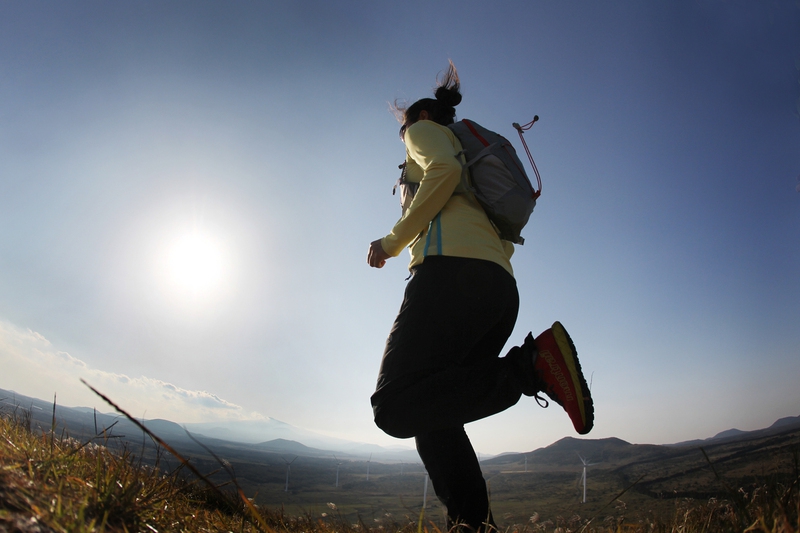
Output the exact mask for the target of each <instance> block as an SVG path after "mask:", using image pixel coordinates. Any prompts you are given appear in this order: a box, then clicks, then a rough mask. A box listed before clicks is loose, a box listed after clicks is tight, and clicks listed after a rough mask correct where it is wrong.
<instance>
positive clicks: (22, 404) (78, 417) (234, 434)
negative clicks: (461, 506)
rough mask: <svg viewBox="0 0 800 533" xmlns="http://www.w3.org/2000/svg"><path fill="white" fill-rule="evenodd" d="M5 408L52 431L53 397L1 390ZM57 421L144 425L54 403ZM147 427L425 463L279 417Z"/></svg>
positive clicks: (81, 430) (98, 427) (137, 435)
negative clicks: (22, 414) (17, 411)
mask: <svg viewBox="0 0 800 533" xmlns="http://www.w3.org/2000/svg"><path fill="white" fill-rule="evenodd" d="M0 409H2V410H4V411H9V412H11V411H16V410H20V411H29V412H30V413H31V422H32V424H33V425H34V426H38V427H39V428H41V430H42V431H49V430H50V426H51V424H52V419H53V402H52V401H44V400H39V399H37V398H31V397H28V396H24V395H21V394H17V393H15V392H13V391H7V390H3V389H0ZM55 418H56V425H57V428H58V430H59V431H61V430H66V431H68V432H69V434H70V435H72V436H75V437H81V438H91V437H93V436H96V435H98V434H102V432H103V430H106V431H107V432H108V433H109V434H113V436H114V437H115V438H118V439H125V440H132V441H134V440H136V441H141V440H142V432H141V430H140V429H139V428H138V427H137V426H136V425H135V424H133V423H132V422H130V421H129V420H127V419H126V418H124V417H122V416H120V415H117V414H105V413H100V412H97V411H96V410H95V409H92V408H87V407H65V406H63V405H56V406H55ZM142 422H144V424H145V426H146V427H147V428H148V429H149V430H150V431H152V432H153V433H155V434H156V435H158V436H159V437H160V438H162V439H164V440H165V441H166V442H168V443H170V444H172V445H178V446H181V447H183V448H184V449H188V450H193V451H198V450H201V449H202V447H203V446H207V447H212V448H213V447H219V446H223V447H224V446H233V447H235V448H237V449H241V450H245V449H250V450H253V451H258V452H262V453H275V454H282V453H283V454H287V453H291V454H294V455H302V456H306V457H332V456H333V455H336V456H337V457H339V458H340V459H347V460H363V461H366V460H368V459H370V458H372V460H374V461H376V462H385V463H392V462H404V463H418V462H420V459H419V455H418V454H417V451H416V450H415V449H412V448H400V447H397V448H384V447H382V446H378V445H375V444H367V443H362V442H352V441H347V440H344V439H336V438H333V437H327V436H324V435H320V434H317V433H314V432H311V431H308V430H304V429H301V428H298V427H295V426H292V425H290V424H287V423H285V422H281V421H280V420H275V419H274V418H268V419H264V420H234V421H226V422H207V423H198V424H184V425H179V424H176V423H175V422H171V421H169V420H160V419H153V420H144V421H142ZM189 434H191V436H190V435H189Z"/></svg>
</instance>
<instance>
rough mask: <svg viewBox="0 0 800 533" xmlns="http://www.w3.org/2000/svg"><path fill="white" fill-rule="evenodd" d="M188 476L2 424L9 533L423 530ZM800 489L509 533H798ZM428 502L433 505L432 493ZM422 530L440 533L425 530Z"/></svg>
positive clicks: (408, 519)
mask: <svg viewBox="0 0 800 533" xmlns="http://www.w3.org/2000/svg"><path fill="white" fill-rule="evenodd" d="M224 466H225V465H224V462H221V463H220V465H218V467H219V469H221V470H223V471H224ZM187 474H188V470H187V469H186V468H185V466H182V467H179V468H177V469H174V470H173V471H171V472H170V473H166V474H165V473H164V472H163V471H162V470H161V469H160V468H154V467H152V466H147V465H144V464H141V462H140V461H139V459H138V458H137V457H135V456H134V455H133V454H132V453H131V452H130V451H129V450H128V448H126V446H125V445H123V444H118V445H117V444H115V441H113V440H108V439H104V438H102V436H100V437H99V438H98V439H92V440H88V441H77V440H75V439H71V438H69V437H67V436H64V435H57V434H55V432H54V431H49V432H48V431H44V432H41V431H32V430H31V424H30V416H29V415H27V414H26V413H25V412H24V411H15V412H12V413H6V414H5V416H2V417H0V531H3V532H5V531H9V532H16V531H20V532H26V533H27V532H40V531H70V532H95V531H151V532H153V531H154V532H164V531H187V532H190V531H191V532H194V531H197V532H200V531H242V532H244V531H266V532H268V533H277V532H278V531H280V532H286V533H354V532H355V531H359V532H362V533H363V532H370V533H387V532H388V533H394V532H405V533H412V532H414V531H417V528H418V523H417V518H418V517H417V516H403V517H398V516H385V515H382V516H380V517H378V518H372V519H370V520H369V522H368V523H365V521H364V520H362V519H356V520H353V519H352V518H349V517H348V518H345V514H343V513H342V509H340V508H339V507H338V506H337V505H331V506H330V507H327V506H326V508H325V509H324V511H323V512H319V511H316V512H314V514H313V515H312V514H309V513H305V514H304V513H302V512H299V511H294V510H293V511H292V512H291V513H290V511H289V510H286V509H273V510H270V509H268V508H266V507H265V506H259V507H256V506H254V505H252V504H251V503H250V501H249V500H247V499H243V498H241V496H240V493H239V492H237V490H236V486H235V484H234V483H231V480H230V479H229V480H228V481H227V482H225V483H223V482H219V483H218V484H217V485H215V486H214V487H209V486H207V485H205V484H204V482H202V480H199V479H198V478H196V477H195V476H193V475H187ZM215 479H218V477H217V476H215ZM799 479H800V477H799V476H798V475H797V472H796V471H795V475H794V477H793V479H792V478H790V479H789V482H786V481H785V480H784V481H782V482H780V483H779V482H776V481H775V480H772V481H769V482H764V483H762V484H760V485H753V486H752V487H750V488H749V489H747V490H744V489H742V490H740V489H733V488H731V489H730V490H729V491H728V492H727V493H726V494H725V495H724V496H725V497H724V498H722V497H719V498H710V499H707V500H703V501H699V500H692V499H689V498H683V499H679V500H675V501H674V502H673V503H672V504H671V510H670V512H669V513H668V514H663V513H662V514H659V515H656V514H652V515H644V516H642V515H638V516H635V517H634V516H631V513H629V511H628V509H627V508H626V505H625V504H623V503H622V500H623V499H624V498H620V499H617V500H616V501H614V502H611V503H610V504H609V505H607V506H606V507H604V508H603V509H601V512H598V513H594V514H593V516H579V515H577V514H572V515H564V516H559V515H556V516H547V515H545V514H544V513H542V514H541V515H539V514H534V515H533V516H530V517H525V520H524V521H519V523H512V524H510V525H508V526H506V527H505V528H504V529H505V531H509V532H511V531H519V532H520V533H524V532H531V533H533V532H538V531H545V532H550V531H554V532H555V531H558V532H559V533H566V532H567V531H571V532H574V531H586V532H616V531H631V532H633V531H637V532H638V531H640V532H651V531H658V532H675V533H678V532H681V533H691V532H701V531H702V532H706V531H720V532H725V531H736V532H741V531H759V532H765V533H766V532H769V533H790V532H791V533H800V523H798V508H799V507H800V495H799V494H798V481H799ZM540 482H541V480H540ZM498 489H499V487H498ZM431 492H432V491H431ZM252 496H254V495H252ZM429 499H433V496H432V494H431V493H429ZM349 503H351V502H348V504H349ZM352 504H353V505H356V504H357V502H352ZM498 504H499V502H498ZM340 505H341V504H340ZM495 512H496V514H497V518H498V521H500V522H503V516H502V515H501V513H502V506H495ZM424 529H425V530H427V531H433V532H434V533H441V532H440V530H439V528H437V526H436V525H434V524H433V523H430V522H427V521H425V522H424Z"/></svg>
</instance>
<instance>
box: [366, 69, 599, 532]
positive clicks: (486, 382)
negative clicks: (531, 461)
mask: <svg viewBox="0 0 800 533" xmlns="http://www.w3.org/2000/svg"><path fill="white" fill-rule="evenodd" d="M434 95H435V98H423V99H421V100H418V101H417V102H415V103H414V104H412V105H411V106H409V107H407V108H404V109H403V108H400V109H399V113H400V114H401V116H402V124H403V125H402V127H401V128H400V137H401V138H402V139H403V141H404V142H405V146H406V161H405V179H406V180H407V181H409V182H412V183H418V184H419V186H418V189H417V190H416V193H415V194H414V196H413V200H412V201H411V203H410V205H409V206H408V207H407V209H405V210H404V213H403V215H402V217H401V218H400V220H399V221H398V222H397V223H396V224H395V226H394V227H393V228H392V230H391V232H390V233H389V234H388V235H386V236H384V237H383V238H381V239H377V240H375V241H373V242H372V243H370V245H369V251H368V254H367V263H368V264H369V265H370V266H371V267H375V268H381V267H383V266H384V265H385V264H386V261H387V260H388V259H389V258H392V257H396V256H398V255H399V254H400V252H401V251H402V250H403V249H404V248H406V247H408V248H409V250H410V252H411V262H410V264H409V269H410V271H411V276H410V281H409V282H408V285H407V286H406V290H405V295H404V298H403V302H402V305H401V306H400V311H399V313H398V315H397V318H396V319H395V321H394V324H393V326H392V328H391V331H390V333H389V336H388V338H387V340H386V346H385V350H384V353H383V359H382V361H381V366H380V371H379V375H378V381H377V386H376V390H375V393H374V394H373V395H372V398H371V402H372V407H373V412H374V416H375V423H376V425H377V426H378V427H379V428H381V430H383V431H384V432H385V433H387V434H388V435H391V436H393V437H397V438H410V437H414V439H415V442H416V447H417V451H418V452H419V456H420V458H421V459H422V462H423V464H424V465H425V468H426V470H427V471H428V474H429V476H430V479H431V481H432V483H433V488H434V490H435V492H436V495H437V497H438V498H439V499H440V501H441V502H442V504H443V505H444V506H445V508H446V510H447V527H448V530H449V529H450V528H452V527H460V528H464V529H463V530H464V531H475V532H484V531H487V530H489V529H490V528H496V526H495V523H494V520H493V518H492V514H491V510H490V508H489V499H488V494H487V490H486V482H485V480H484V479H483V474H482V472H481V468H480V464H479V462H478V458H477V456H476V454H475V451H474V449H473V448H472V444H471V443H470V441H469V438H468V437H467V434H466V432H465V430H464V424H467V423H469V422H473V421H475V420H479V419H482V418H485V417H488V416H491V415H493V414H496V413H499V412H500V411H503V410H505V409H507V408H509V407H511V406H512V405H514V404H516V403H517V402H518V401H519V399H520V397H521V396H522V395H526V396H533V397H536V398H537V400H539V401H540V402H543V404H544V405H545V406H546V405H547V400H545V399H544V398H541V396H539V393H544V394H546V395H547V396H548V397H549V398H550V399H551V400H553V401H555V402H556V403H558V404H559V405H561V406H562V407H564V409H565V410H566V411H567V413H568V414H569V416H570V418H571V420H572V422H573V425H574V426H575V429H576V431H577V432H578V433H580V434H585V433H588V432H589V431H590V430H591V429H592V426H593V424H594V408H593V404H592V399H591V396H590V393H589V388H588V387H587V385H586V380H585V379H584V377H583V374H582V372H581V368H580V364H579V362H578V359H577V355H576V351H575V347H574V345H573V343H572V340H571V339H570V337H569V335H568V334H567V332H566V330H565V329H564V328H563V326H562V325H561V324H560V323H559V322H556V323H554V324H553V325H552V327H551V328H549V329H547V330H546V331H545V332H544V333H542V334H541V335H539V336H538V337H536V339H535V340H534V338H533V335H532V334H530V333H529V334H528V335H527V337H526V338H525V340H524V342H523V344H522V345H521V346H514V347H512V348H511V349H510V350H509V352H508V353H507V354H506V355H505V356H503V357H500V353H501V351H502V349H503V347H504V346H505V344H506V342H507V340H508V338H509V337H510V335H511V332H512V330H513V329H514V325H515V323H516V320H517V313H518V310H519V294H518V292H517V285H516V281H515V279H514V273H513V269H512V267H511V261H510V259H511V256H512V254H513V252H514V245H513V244H512V243H510V242H508V241H504V240H501V239H500V237H499V235H498V233H497V231H496V230H495V228H494V226H493V225H492V223H491V222H490V221H489V218H488V217H487V215H486V213H485V212H484V211H483V209H482V208H481V206H480V204H478V202H477V200H476V199H475V197H474V195H473V194H471V193H470V192H468V191H467V190H466V189H465V188H464V187H463V186H462V185H461V172H462V163H463V162H464V161H463V156H460V155H459V153H460V152H461V149H462V148H461V143H460V142H459V140H458V138H457V137H456V136H455V134H454V133H453V132H452V131H451V130H450V129H449V128H448V127H447V125H448V124H452V123H453V122H454V117H455V114H456V112H455V106H457V105H458V104H459V103H460V102H461V98H462V97H461V92H460V81H459V78H458V73H457V71H456V68H455V66H454V65H453V63H452V62H451V63H450V66H449V68H448V70H447V71H446V73H445V75H444V76H443V78H442V80H441V81H439V82H438V84H437V87H436V89H435V93H434Z"/></svg>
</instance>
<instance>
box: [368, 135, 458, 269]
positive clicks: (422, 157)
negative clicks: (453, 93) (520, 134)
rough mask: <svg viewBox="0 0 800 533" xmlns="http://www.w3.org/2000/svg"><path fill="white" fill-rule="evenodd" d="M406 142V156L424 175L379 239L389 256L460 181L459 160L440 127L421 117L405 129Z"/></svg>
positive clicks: (416, 232)
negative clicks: (388, 231) (397, 217)
mask: <svg viewBox="0 0 800 533" xmlns="http://www.w3.org/2000/svg"><path fill="white" fill-rule="evenodd" d="M405 143H406V152H407V153H408V156H409V157H410V158H411V159H413V160H414V162H416V163H417V164H418V165H419V166H420V167H421V168H422V171H423V176H422V180H421V181H420V183H419V189H417V193H416V194H415V195H414V199H413V201H412V202H411V205H410V206H409V208H408V209H407V210H406V212H405V214H404V215H403V217H402V218H401V219H400V220H399V221H398V222H397V224H395V226H394V228H392V231H391V233H389V234H388V235H387V236H385V237H384V238H383V239H381V245H382V246H383V249H384V251H386V253H388V254H389V255H391V256H397V255H399V254H400V252H401V251H402V250H403V248H405V247H406V246H408V245H409V244H411V243H412V242H413V241H414V239H416V237H417V235H419V234H420V232H422V231H423V230H424V229H425V228H427V227H428V224H429V223H430V221H431V220H433V219H434V217H436V215H437V214H438V213H439V211H441V210H442V208H443V207H444V205H445V204H446V203H447V201H448V200H449V199H450V196H452V194H453V191H455V189H456V187H457V186H458V184H459V183H460V182H461V162H460V161H459V160H458V159H457V158H456V153H457V152H456V148H455V146H454V145H453V141H452V139H451V138H450V137H449V136H448V135H447V133H446V132H445V131H444V130H442V127H441V126H439V125H438V124H435V123H433V122H430V121H428V120H421V121H419V122H417V123H415V124H413V125H412V126H411V127H410V128H408V130H407V131H406V134H405Z"/></svg>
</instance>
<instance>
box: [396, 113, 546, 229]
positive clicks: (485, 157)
mask: <svg viewBox="0 0 800 533" xmlns="http://www.w3.org/2000/svg"><path fill="white" fill-rule="evenodd" d="M537 120H539V116H538V115H537V116H535V117H534V118H533V120H532V121H531V122H529V123H528V124H525V125H524V126H520V125H519V124H517V123H516V122H515V123H514V124H513V126H514V128H516V130H517V131H518V132H519V138H520V140H521V141H522V145H523V146H524V147H525V152H526V153H527V154H528V160H529V161H530V163H531V166H532V167H533V171H534V173H535V174H536V180H537V182H538V186H539V189H538V190H535V189H534V188H533V185H531V182H530V180H529V179H528V175H527V174H526V173H525V167H524V166H523V165H522V162H521V161H520V159H519V157H517V152H516V151H515V150H514V147H513V146H512V145H511V143H510V142H508V140H507V139H506V138H505V137H503V136H502V135H499V134H497V133H495V132H493V131H490V130H487V129H486V128H484V127H482V126H480V125H478V124H476V123H475V122H472V121H471V120H466V119H463V120H461V121H459V122H456V123H455V124H450V125H449V126H448V128H450V129H451V130H452V131H453V133H454V134H455V135H456V137H458V140H459V141H460V142H461V146H462V148H463V150H462V151H461V152H459V153H458V154H456V157H458V158H459V161H460V156H461V154H464V156H465V159H466V161H467V162H466V163H464V164H463V172H462V174H461V183H462V187H463V188H464V189H466V190H468V191H470V192H472V193H473V194H474V195H475V198H476V199H477V200H478V203H480V204H481V207H483V210H484V211H485V212H486V215H487V216H488V217H489V220H490V221H491V222H492V224H493V225H494V226H495V228H496V229H497V231H498V233H499V234H500V238H501V239H504V240H507V241H511V242H513V243H515V244H524V243H525V239H523V238H522V236H521V235H520V232H521V231H522V228H523V227H525V224H527V223H528V219H529V218H530V216H531V213H532V212H533V208H534V207H535V206H536V199H537V198H539V195H540V194H541V193H542V180H541V177H540V176H539V170H538V169H537V168H536V163H534V161H533V156H531V152H530V150H528V145H527V144H526V143H525V139H524V138H523V137H522V133H523V131H524V130H528V129H530V128H531V127H532V126H533V124H534V122H536V121H537ZM405 167H406V164H405V163H403V164H402V165H400V166H399V168H400V169H401V170H402V172H401V174H400V179H398V180H397V183H396V184H395V186H394V189H392V194H395V192H396V190H397V188H398V187H400V206H401V208H402V210H403V214H405V211H406V209H408V206H410V205H411V200H413V198H414V195H415V194H416V192H417V189H418V188H419V183H414V182H411V181H408V180H406V168H405Z"/></svg>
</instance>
